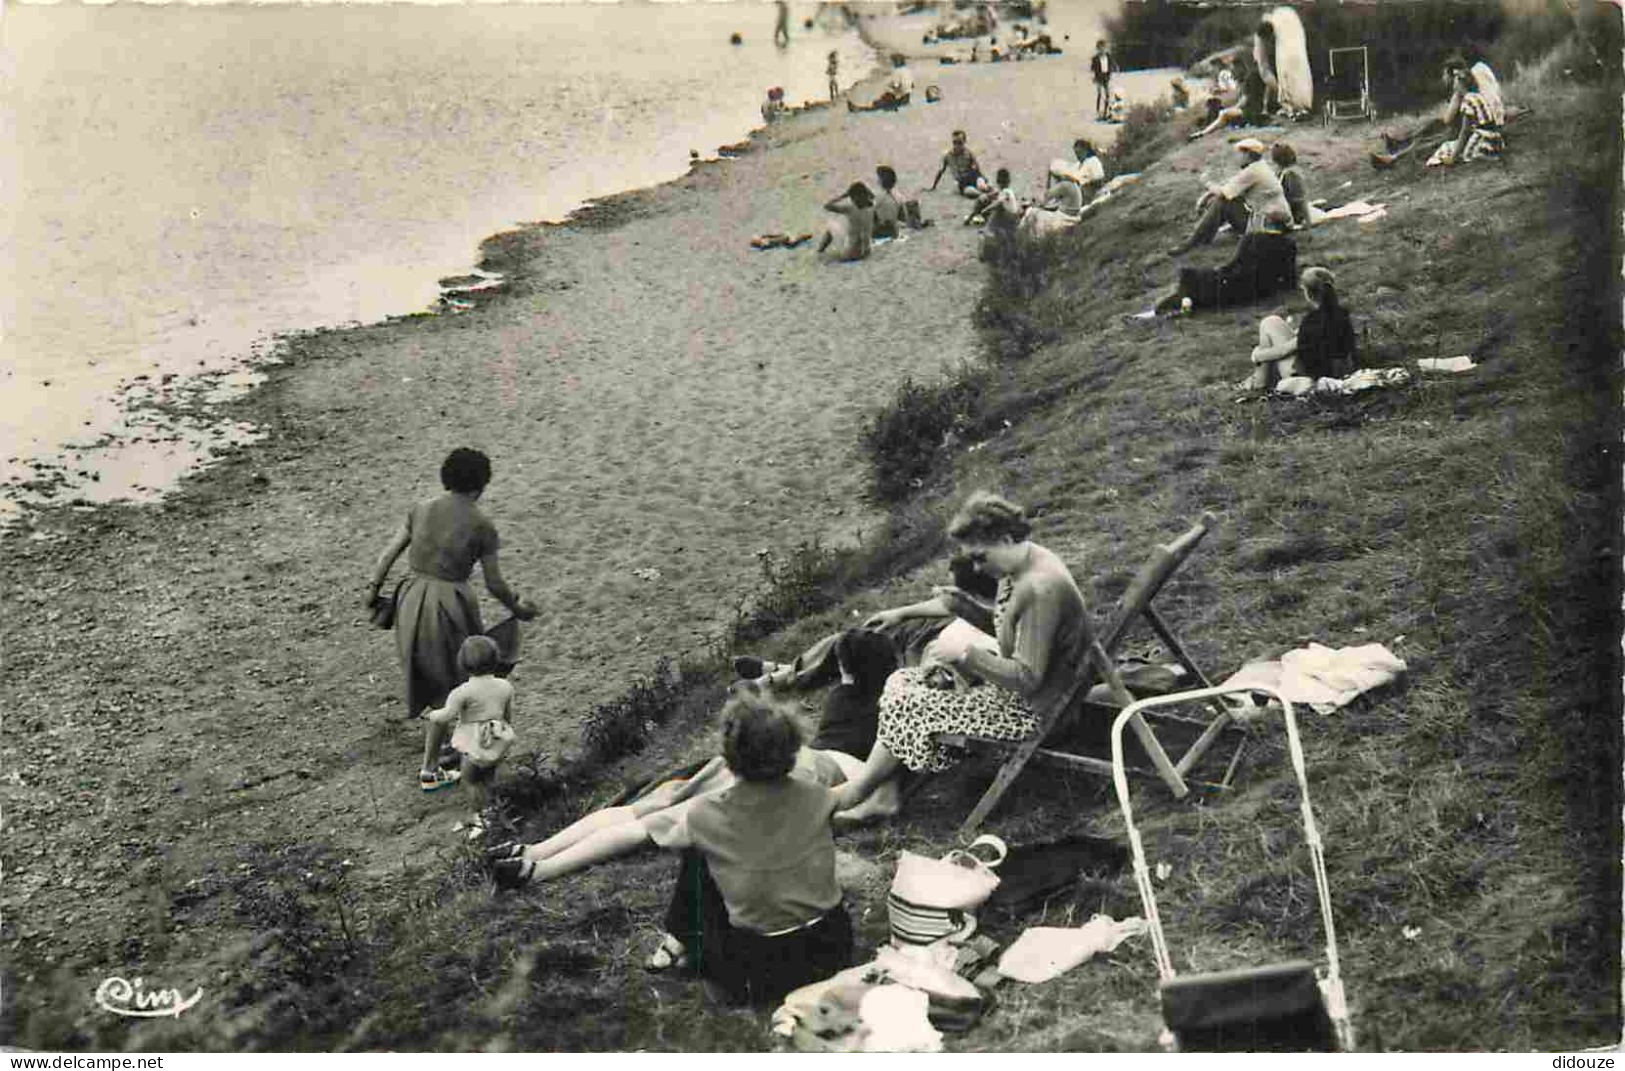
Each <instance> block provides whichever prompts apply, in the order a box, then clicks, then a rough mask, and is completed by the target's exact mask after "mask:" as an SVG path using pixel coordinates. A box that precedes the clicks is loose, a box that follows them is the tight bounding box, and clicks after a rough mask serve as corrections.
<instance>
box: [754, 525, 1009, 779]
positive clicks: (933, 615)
mask: <svg viewBox="0 0 1625 1071" xmlns="http://www.w3.org/2000/svg"><path fill="white" fill-rule="evenodd" d="M948 575H949V579H950V581H951V583H950V584H948V585H946V586H939V587H934V588H932V594H931V597H930V598H929V599H926V600H924V601H922V602H916V603H910V604H909V605H907V606H897V607H893V608H891V609H888V610H879V611H877V612H875V613H873V614H870V615H869V617H868V618H866V619H865V620H864V622H863V624H862V625H861V626H860V627H859V628H857V629H845V630H843V631H841V632H832V633H830V634H829V635H827V636H824V637H822V638H820V639H819V640H818V641H816V642H815V643H813V644H812V645H810V646H809V647H808V648H807V649H806V650H805V651H803V652H802V653H801V654H799V655H797V656H796V658H795V660H794V661H792V662H770V661H768V660H766V659H763V658H759V657H756V656H754V655H741V656H740V657H738V658H735V659H734V663H733V664H734V672H735V673H737V674H738V675H739V678H740V679H741V680H753V681H755V682H756V683H757V684H758V685H760V686H762V687H764V688H771V689H775V690H784V691H809V690H811V689H813V688H821V687H823V686H824V685H826V684H829V683H831V682H833V681H835V680H836V679H837V666H836V655H837V653H842V654H845V655H846V656H847V665H848V666H853V665H857V666H858V667H859V668H857V669H854V670H851V671H849V670H848V669H847V668H846V667H841V668H840V670H839V680H840V682H841V683H842V684H854V683H859V682H858V680H857V678H856V677H854V676H853V673H854V672H857V673H860V674H861V669H862V667H864V666H867V665H868V664H870V663H874V662H882V661H883V662H888V663H890V664H888V665H885V666H884V668H883V670H880V671H879V676H880V683H881V684H884V683H885V677H886V676H887V675H888V674H890V673H891V671H892V670H894V669H896V668H897V667H898V666H914V665H919V663H920V660H921V658H922V657H924V656H925V654H926V652H927V650H928V648H929V646H930V644H931V641H932V640H934V639H936V638H937V636H938V635H940V634H941V633H942V632H943V630H944V629H946V628H948V627H950V626H951V625H952V624H953V622H955V621H962V623H963V622H971V627H978V623H979V624H980V625H985V626H986V628H992V627H993V598H994V596H995V595H997V594H998V584H997V583H995V582H994V581H993V580H992V579H990V578H989V577H986V576H984V575H982V573H981V572H979V571H978V570H977V568H976V566H975V564H974V563H973V562H972V561H971V560H970V559H969V558H968V557H966V556H965V555H964V554H955V555H954V556H953V557H951V558H949V559H948ZM838 646H844V648H845V650H844V651H841V652H837V647H838ZM877 694H878V692H877ZM812 746H813V747H815V748H816V747H819V746H820V745H819V744H818V743H817V742H816V739H815V741H814V743H813V745H812ZM839 750H841V751H846V752H848V753H849V754H853V755H867V754H868V753H869V745H868V744H865V745H864V746H863V747H862V748H861V749H860V750H856V751H854V750H853V749H851V748H840V749H839Z"/></svg>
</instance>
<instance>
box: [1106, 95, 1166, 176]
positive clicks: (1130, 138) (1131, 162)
mask: <svg viewBox="0 0 1625 1071" xmlns="http://www.w3.org/2000/svg"><path fill="white" fill-rule="evenodd" d="M1178 141H1179V131H1178V130H1177V129H1176V128H1175V125H1174V121H1173V118H1172V117H1171V115H1170V113H1169V111H1168V105H1167V104H1166V103H1165V102H1164V101H1163V100H1161V99H1160V98H1159V99H1158V100H1157V101H1155V102H1154V103H1151V104H1136V105H1134V106H1133V107H1132V108H1130V109H1129V110H1128V115H1127V116H1126V117H1125V118H1124V119H1123V125H1122V126H1121V127H1119V128H1118V130H1117V140H1116V141H1115V142H1113V143H1112V150H1111V154H1110V161H1111V171H1112V174H1114V175H1129V174H1135V173H1138V172H1140V171H1144V170H1145V169H1146V167H1147V166H1149V165H1150V164H1151V162H1152V161H1153V160H1156V159H1158V158H1159V157H1161V156H1164V155H1166V154H1167V152H1168V150H1169V149H1171V148H1173V147H1174V146H1175V144H1177V143H1178Z"/></svg>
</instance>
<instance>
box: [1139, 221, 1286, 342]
mask: <svg viewBox="0 0 1625 1071" xmlns="http://www.w3.org/2000/svg"><path fill="white" fill-rule="evenodd" d="M1297 278H1298V243H1297V242H1296V241H1294V240H1293V238H1292V234H1291V232H1290V231H1289V230H1288V229H1287V228H1286V225H1285V224H1282V223H1268V224H1266V225H1265V226H1264V227H1263V228H1262V229H1261V230H1259V231H1257V232H1256V233H1254V232H1248V233H1247V234H1244V235H1242V236H1241V243H1240V244H1239V245H1237V246H1236V254H1235V256H1233V257H1231V258H1230V259H1229V260H1228V261H1226V262H1225V263H1223V264H1221V265H1219V266H1218V267H1216V268H1197V267H1183V268H1180V269H1179V282H1177V283H1176V284H1174V287H1173V289H1172V290H1170V291H1169V292H1168V293H1166V294H1164V295H1163V296H1162V297H1161V298H1159V299H1157V302H1156V304H1155V305H1153V306H1152V308H1151V309H1150V310H1149V311H1148V312H1143V313H1140V314H1138V315H1137V316H1130V317H1129V319H1131V320H1143V319H1148V318H1151V319H1154V318H1155V317H1157V316H1166V315H1169V314H1172V313H1177V312H1181V311H1190V310H1193V309H1227V308H1232V307H1234V306H1237V305H1248V304H1251V303H1253V302H1255V301H1257V300H1259V299H1260V298H1265V297H1268V296H1270V295H1271V294H1274V293H1278V292H1280V291H1282V290H1289V289H1291V288H1292V286H1293V284H1294V283H1295V282H1296V281H1297Z"/></svg>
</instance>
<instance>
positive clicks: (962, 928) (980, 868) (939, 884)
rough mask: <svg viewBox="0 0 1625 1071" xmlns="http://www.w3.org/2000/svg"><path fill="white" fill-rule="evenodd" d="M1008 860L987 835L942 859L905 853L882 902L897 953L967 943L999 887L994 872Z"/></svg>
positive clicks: (1001, 846)
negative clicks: (979, 913) (918, 947)
mask: <svg viewBox="0 0 1625 1071" xmlns="http://www.w3.org/2000/svg"><path fill="white" fill-rule="evenodd" d="M979 848H981V849H986V850H987V854H988V858H987V859H983V858H980V857H979V856H977V854H976V851H977V849H979ZM1008 854H1009V849H1008V848H1007V847H1006V846H1005V843H1004V841H1002V840H1000V839H999V838H998V837H995V836H993V835H992V834H991V833H984V834H983V835H982V836H980V837H977V838H976V839H975V840H974V841H972V842H971V845H970V847H968V848H963V849H955V850H954V851H951V852H949V853H948V854H947V855H945V856H943V857H942V858H941V859H932V858H931V857H930V856H925V855H919V854H916V853H914V852H908V851H905V852H904V853H903V854H902V856H900V857H899V858H898V860H897V873H896V875H895V876H894V877H893V878H892V883H891V891H890V892H889V893H888V894H887V896H886V914H887V917H888V919H889V920H890V922H891V934H892V944H894V945H897V946H898V947H899V948H901V947H905V946H908V945H928V944H932V943H933V942H936V941H940V940H942V939H944V938H947V939H948V940H949V941H950V942H952V943H956V944H957V943H958V942H961V941H965V940H967V939H969V938H970V936H971V935H972V934H974V933H975V932H976V915H975V914H974V912H975V911H976V909H977V908H980V907H981V906H982V905H983V904H984V903H986V902H987V898H988V897H989V896H991V895H993V890H994V889H996V888H998V887H999V876H998V875H997V874H995V873H994V870H995V869H997V868H998V865H999V864H1000V863H1002V862H1004V857H1005V856H1006V855H1008Z"/></svg>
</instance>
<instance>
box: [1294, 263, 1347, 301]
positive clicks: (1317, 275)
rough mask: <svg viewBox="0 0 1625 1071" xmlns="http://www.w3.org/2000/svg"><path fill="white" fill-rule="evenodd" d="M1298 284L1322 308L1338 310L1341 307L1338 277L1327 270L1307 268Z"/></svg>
mask: <svg viewBox="0 0 1625 1071" xmlns="http://www.w3.org/2000/svg"><path fill="white" fill-rule="evenodd" d="M1298 282H1299V284H1300V285H1302V287H1303V288H1304V289H1305V290H1307V291H1308V292H1309V294H1310V296H1311V297H1313V298H1314V299H1315V301H1316V302H1318V303H1319V304H1320V307H1321V308H1323V309H1336V308H1338V307H1339V302H1338V300H1337V277H1336V276H1334V275H1333V274H1332V273H1331V272H1330V271H1329V270H1327V269H1326V268H1321V267H1314V268H1305V269H1303V274H1302V275H1301V276H1299V277H1298Z"/></svg>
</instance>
